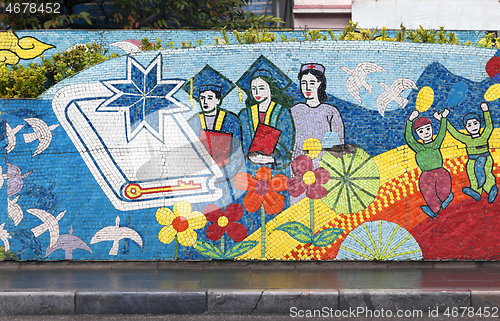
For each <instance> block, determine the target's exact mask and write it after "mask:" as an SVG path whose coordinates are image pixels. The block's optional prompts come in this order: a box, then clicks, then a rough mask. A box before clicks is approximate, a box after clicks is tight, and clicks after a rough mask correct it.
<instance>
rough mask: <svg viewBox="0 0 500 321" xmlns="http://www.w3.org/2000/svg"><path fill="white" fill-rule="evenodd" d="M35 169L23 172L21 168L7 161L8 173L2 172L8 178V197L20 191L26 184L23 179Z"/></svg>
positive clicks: (4, 177)
mask: <svg viewBox="0 0 500 321" xmlns="http://www.w3.org/2000/svg"><path fill="white" fill-rule="evenodd" d="M31 173H33V171H29V172H27V173H24V174H22V171H21V168H20V167H19V166H16V165H12V164H10V163H7V174H2V178H3V179H7V198H10V197H11V196H14V195H16V194H17V193H19V192H20V191H21V190H22V189H23V186H24V182H23V180H24V179H25V178H26V177H28V176H29V175H30V174H31Z"/></svg>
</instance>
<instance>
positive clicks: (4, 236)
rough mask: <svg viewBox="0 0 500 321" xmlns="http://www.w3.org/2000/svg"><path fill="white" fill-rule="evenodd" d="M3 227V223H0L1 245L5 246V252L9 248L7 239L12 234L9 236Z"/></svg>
mask: <svg viewBox="0 0 500 321" xmlns="http://www.w3.org/2000/svg"><path fill="white" fill-rule="evenodd" d="M4 227H5V223H3V224H2V225H0V240H2V242H3V246H4V248H5V252H7V251H9V250H10V243H9V239H10V238H12V236H10V234H9V233H8V232H7V231H6V230H4V229H3V228H4Z"/></svg>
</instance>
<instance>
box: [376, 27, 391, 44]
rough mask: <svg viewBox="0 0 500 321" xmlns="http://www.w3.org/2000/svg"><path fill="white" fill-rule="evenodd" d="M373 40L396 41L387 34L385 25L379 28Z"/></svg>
mask: <svg viewBox="0 0 500 321" xmlns="http://www.w3.org/2000/svg"><path fill="white" fill-rule="evenodd" d="M375 40H378V41H396V39H393V38H391V37H389V36H387V29H386V28H385V27H382V30H380V36H379V37H378V38H376V39H375Z"/></svg>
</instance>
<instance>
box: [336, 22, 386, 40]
mask: <svg viewBox="0 0 500 321" xmlns="http://www.w3.org/2000/svg"><path fill="white" fill-rule="evenodd" d="M376 33H377V30H376V29H372V30H370V29H363V28H358V23H357V22H356V23H354V22H352V21H349V24H348V25H346V26H345V27H344V31H342V34H341V35H340V36H339V40H374V39H375V37H376Z"/></svg>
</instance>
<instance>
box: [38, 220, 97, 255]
mask: <svg viewBox="0 0 500 321" xmlns="http://www.w3.org/2000/svg"><path fill="white" fill-rule="evenodd" d="M76 249H82V250H85V251H88V252H90V254H92V249H91V248H90V246H88V245H87V243H85V242H84V241H83V240H82V239H81V238H79V237H78V236H75V235H73V225H71V227H70V229H69V231H68V234H64V235H61V236H60V237H59V239H58V240H57V242H56V244H55V245H54V246H52V247H48V248H47V250H46V251H45V257H47V256H49V255H50V254H52V252H54V251H56V250H64V259H65V260H72V259H73V251H74V250H76Z"/></svg>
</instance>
